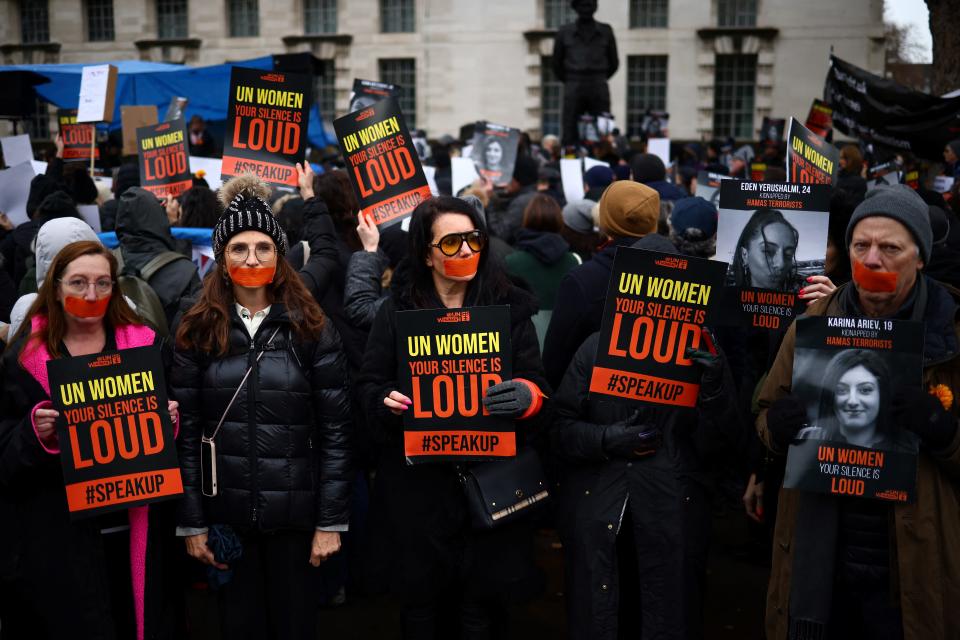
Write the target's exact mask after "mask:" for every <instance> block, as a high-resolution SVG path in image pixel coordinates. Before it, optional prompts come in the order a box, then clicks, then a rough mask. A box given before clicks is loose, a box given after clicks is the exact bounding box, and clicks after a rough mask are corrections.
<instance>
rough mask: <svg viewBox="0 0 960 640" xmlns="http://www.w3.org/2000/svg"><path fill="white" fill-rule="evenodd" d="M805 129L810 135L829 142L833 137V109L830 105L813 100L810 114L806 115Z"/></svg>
mask: <svg viewBox="0 0 960 640" xmlns="http://www.w3.org/2000/svg"><path fill="white" fill-rule="evenodd" d="M806 127H807V129H809V130H810V131H811V133H813V134H815V135H818V136H820V137H821V138H823V139H824V140H830V139H831V138H832V137H833V109H832V108H831V107H830V105H828V104H827V103H826V102H824V101H823V100H816V99H814V101H813V104H811V105H810V112H809V113H807V122H806Z"/></svg>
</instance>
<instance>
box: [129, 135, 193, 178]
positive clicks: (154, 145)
mask: <svg viewBox="0 0 960 640" xmlns="http://www.w3.org/2000/svg"><path fill="white" fill-rule="evenodd" d="M189 155H190V154H189V150H188V148H187V124H186V122H185V121H184V119H183V118H177V119H176V120H169V121H167V122H161V123H160V124H152V125H149V126H146V127H138V128H137V156H138V158H139V162H140V186H141V187H143V188H144V189H146V190H147V191H152V192H153V193H155V194H157V196H160V197H162V196H179V195H180V194H182V193H183V192H184V191H186V190H187V189H189V188H190V187H192V186H193V174H192V173H190V160H189Z"/></svg>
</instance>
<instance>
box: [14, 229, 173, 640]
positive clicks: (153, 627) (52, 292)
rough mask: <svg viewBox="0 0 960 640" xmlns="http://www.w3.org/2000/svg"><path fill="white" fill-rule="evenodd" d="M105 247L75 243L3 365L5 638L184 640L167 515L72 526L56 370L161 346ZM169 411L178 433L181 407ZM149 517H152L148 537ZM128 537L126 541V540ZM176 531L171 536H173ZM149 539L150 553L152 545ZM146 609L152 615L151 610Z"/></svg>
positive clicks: (136, 514) (57, 264)
mask: <svg viewBox="0 0 960 640" xmlns="http://www.w3.org/2000/svg"><path fill="white" fill-rule="evenodd" d="M116 280H117V261H116V259H115V258H114V257H113V254H111V253H110V251H109V250H108V249H106V248H105V247H104V246H103V245H102V244H100V243H99V242H92V241H88V240H85V241H80V242H74V243H71V244H68V245H67V246H65V247H64V248H63V249H62V250H61V251H60V252H59V253H58V254H57V256H56V258H54V260H53V262H52V264H51V265H50V269H49V271H48V272H47V277H46V278H45V279H44V281H43V285H42V286H41V287H40V292H39V294H38V296H37V299H36V300H35V301H34V303H33V305H32V306H31V307H30V310H29V311H28V312H27V315H26V318H25V319H24V322H23V324H22V325H21V327H20V329H19V330H18V331H17V334H16V335H15V336H13V338H12V339H11V340H10V344H9V346H8V348H7V350H6V351H5V352H4V354H3V359H2V373H0V375H2V380H3V394H2V399H0V416H2V417H0V512H2V515H0V519H2V521H3V525H2V526H0V549H2V552H0V591H2V593H0V619H2V620H3V637H4V638H7V637H10V638H26V637H29V638H68V637H69V638H134V637H136V638H138V639H141V640H142V638H144V637H145V636H146V637H151V638H154V637H175V635H176V634H175V631H174V630H173V629H171V628H170V627H171V626H172V625H173V623H174V621H175V620H176V615H174V614H172V613H171V612H170V611H169V610H168V609H165V604H164V601H165V600H164V598H163V597H161V596H162V594H163V593H168V592H169V591H168V590H167V589H166V588H165V586H164V585H163V584H162V578H163V576H164V573H163V571H162V566H163V562H162V547H163V544H162V543H163V531H164V529H163V528H162V527H161V526H159V525H158V523H157V519H158V517H162V512H163V506H162V505H161V506H154V507H150V508H148V507H134V508H131V509H128V510H126V511H125V512H120V513H116V514H108V515H105V516H98V517H93V518H89V519H84V520H77V521H76V522H71V520H70V515H69V513H68V511H67V503H66V493H65V491H64V487H63V474H62V472H61V469H60V456H59V455H56V454H59V442H58V438H57V432H56V427H55V422H56V419H57V417H58V415H57V412H56V411H55V410H53V409H52V408H51V403H50V383H49V380H48V378H47V366H46V365H47V362H49V361H50V360H53V359H57V358H69V357H71V356H85V355H90V354H95V353H100V352H101V351H112V350H115V349H131V348H134V347H142V346H148V345H152V344H154V342H156V341H157V336H156V335H155V334H154V332H153V330H152V329H150V328H149V327H147V326H145V325H144V324H142V322H141V320H140V318H139V317H138V316H137V315H136V314H135V313H134V312H133V311H132V310H131V308H130V306H129V305H128V304H127V302H126V301H125V300H124V298H123V296H122V295H120V291H119V289H117V287H116ZM167 410H168V411H169V412H170V417H171V419H172V420H173V421H174V425H176V424H177V403H176V402H174V401H170V403H169V404H168V407H167ZM148 513H150V518H149V522H150V525H151V526H149V527H148ZM127 531H129V533H126V532H127ZM166 531H168V532H169V528H167V529H166ZM148 537H149V544H148ZM145 605H146V606H145Z"/></svg>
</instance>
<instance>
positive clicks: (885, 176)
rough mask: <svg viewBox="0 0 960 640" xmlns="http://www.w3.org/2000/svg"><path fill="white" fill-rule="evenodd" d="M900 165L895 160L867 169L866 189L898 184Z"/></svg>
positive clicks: (900, 175)
mask: <svg viewBox="0 0 960 640" xmlns="http://www.w3.org/2000/svg"><path fill="white" fill-rule="evenodd" d="M901 168H902V167H901V165H900V163H899V162H898V161H896V160H890V161H888V162H883V163H880V164H875V165H872V166H870V167H869V168H868V169H867V189H872V188H873V187H879V186H881V185H890V184H900V180H901V177H902V174H901V172H900V169H901Z"/></svg>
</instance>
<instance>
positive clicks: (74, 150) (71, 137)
mask: <svg viewBox="0 0 960 640" xmlns="http://www.w3.org/2000/svg"><path fill="white" fill-rule="evenodd" d="M57 122H58V123H59V124H60V140H61V141H63V161H64V162H70V161H71V160H80V161H87V162H89V161H90V152H91V151H92V152H93V157H94V158H95V159H97V160H99V159H100V149H99V148H98V147H97V146H96V145H95V144H94V137H95V136H96V125H93V124H78V123H77V110H76V109H59V110H58V111H57Z"/></svg>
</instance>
